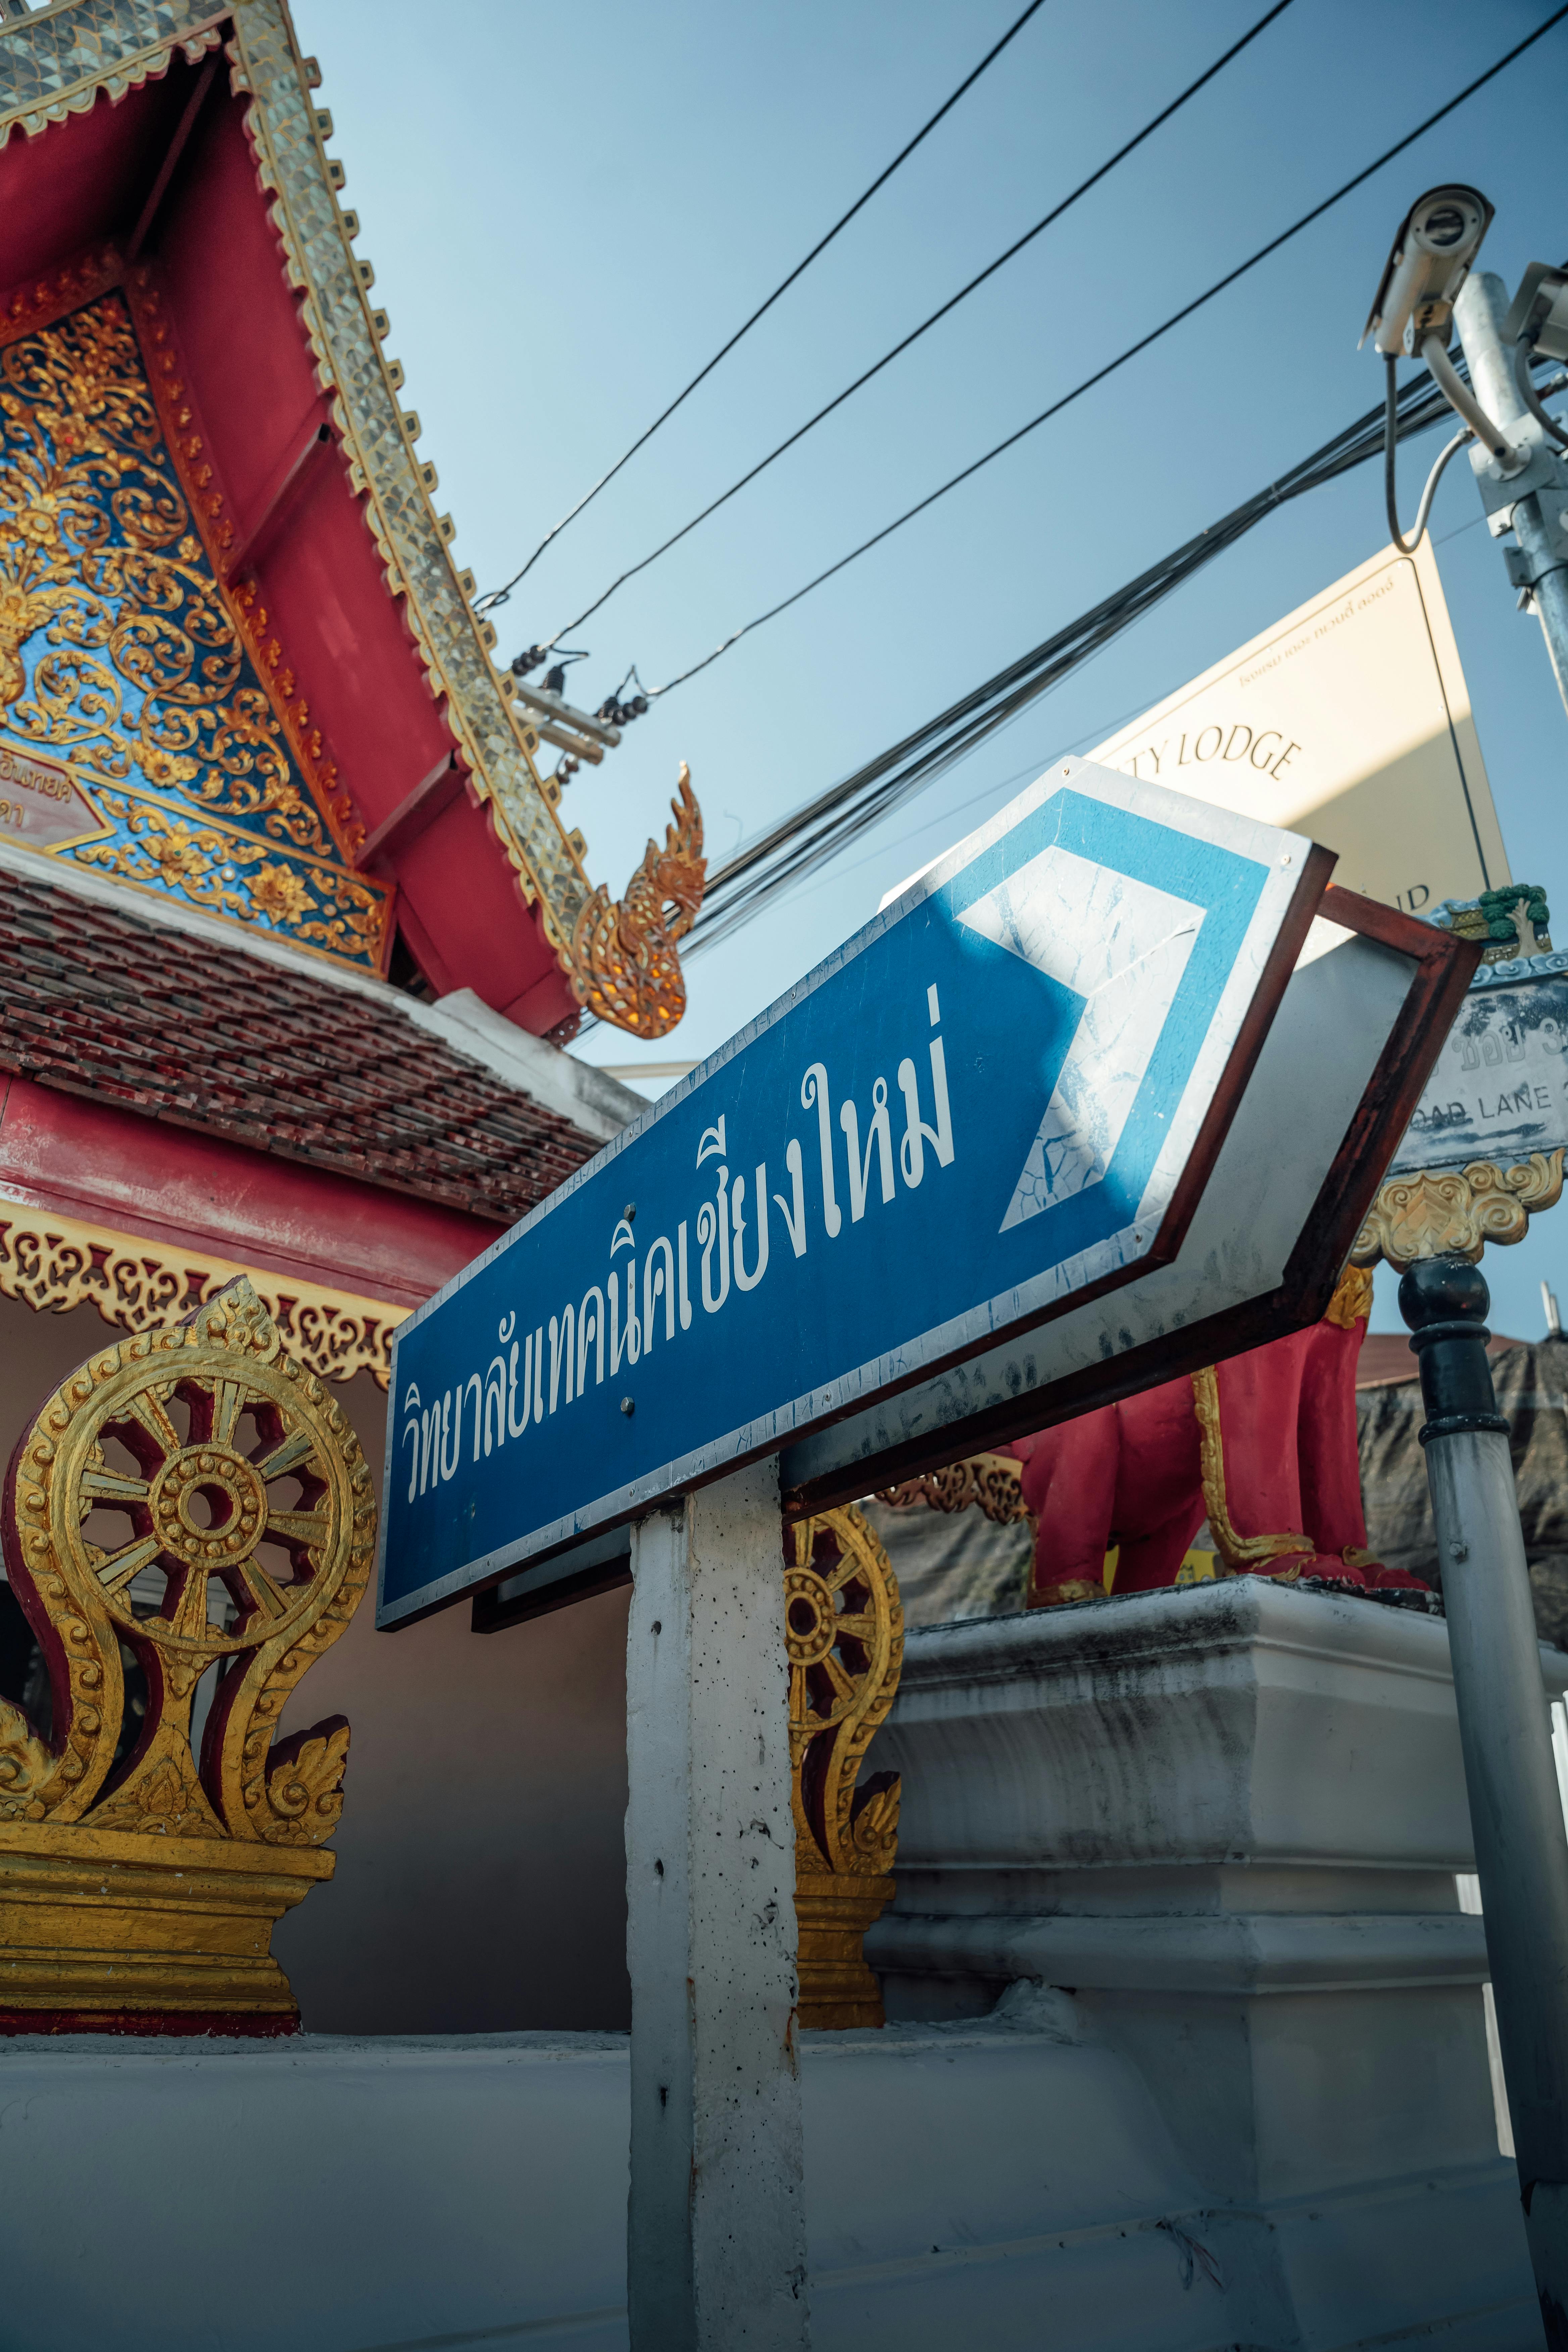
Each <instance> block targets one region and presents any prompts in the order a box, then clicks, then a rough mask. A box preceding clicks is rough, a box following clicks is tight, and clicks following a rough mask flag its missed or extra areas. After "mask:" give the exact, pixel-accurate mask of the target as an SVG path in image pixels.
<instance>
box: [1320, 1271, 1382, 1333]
mask: <svg viewBox="0 0 1568 2352" xmlns="http://www.w3.org/2000/svg"><path fill="white" fill-rule="evenodd" d="M1371 1313H1372V1269H1371V1268H1370V1266H1361V1265H1354V1264H1352V1265H1347V1266H1346V1268H1345V1270H1344V1272H1343V1274H1342V1275H1341V1276H1340V1278H1339V1282H1338V1284H1337V1285H1336V1286H1335V1290H1334V1295H1333V1297H1331V1299H1330V1301H1329V1303H1328V1306H1327V1307H1325V1308H1324V1310H1323V1320H1324V1322H1325V1323H1332V1324H1333V1325H1334V1327H1335V1328H1336V1329H1338V1330H1341V1331H1350V1330H1353V1329H1354V1328H1355V1326H1356V1325H1357V1324H1358V1323H1361V1322H1364V1321H1365V1319H1366V1318H1367V1317H1368V1316H1369V1315H1370V1314H1371Z"/></svg>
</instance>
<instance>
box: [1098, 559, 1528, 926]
mask: <svg viewBox="0 0 1568 2352" xmlns="http://www.w3.org/2000/svg"><path fill="white" fill-rule="evenodd" d="M1091 757H1093V758H1094V759H1096V760H1100V761H1104V763H1105V765H1106V766H1107V767H1111V768H1117V769H1120V770H1121V772H1123V773H1124V774H1126V775H1130V776H1139V777H1142V778H1144V779H1146V780H1147V781H1148V782H1157V783H1162V784H1167V785H1169V786H1170V787H1171V788H1172V789H1173V791H1176V792H1179V793H1192V794H1193V795H1194V798H1196V799H1198V800H1205V801H1210V802H1212V803H1214V804H1215V806H1216V807H1218V808H1228V809H1236V810H1238V811H1243V812H1245V813H1246V814H1247V815H1250V816H1255V817H1258V818H1261V819H1262V820H1263V822H1264V823H1266V824H1280V825H1299V826H1302V827H1304V828H1305V829H1306V830H1308V831H1310V833H1311V835H1313V837H1314V839H1316V840H1319V841H1321V842H1324V843H1325V844H1326V845H1328V847H1329V848H1331V849H1332V850H1333V851H1335V852H1336V854H1337V855H1338V857H1339V861H1340V862H1339V866H1338V869H1337V873H1336V879H1337V880H1338V881H1339V882H1340V883H1342V884H1344V885H1348V887H1350V888H1352V890H1362V891H1364V892H1365V893H1366V894H1367V896H1368V897H1369V898H1381V899H1383V900H1384V903H1385V904H1386V905H1389V906H1394V907H1399V908H1403V909H1404V910H1405V912H1406V913H1407V914H1422V913H1426V914H1430V912H1431V911H1432V909H1433V908H1435V907H1436V906H1438V905H1440V904H1441V902H1442V901H1443V900H1444V899H1445V898H1474V897H1475V896H1477V894H1478V893H1479V892H1480V891H1482V890H1487V889H1491V888H1494V887H1497V886H1498V885H1500V884H1501V883H1504V882H1506V881H1507V880H1508V879H1509V873H1508V860H1507V857H1506V856H1505V854H1504V850H1503V845H1502V835H1501V833H1500V830H1499V827H1498V821H1497V813H1496V811H1495V810H1494V808H1493V806H1492V798H1491V790H1490V787H1489V784H1488V782H1487V772H1486V767H1485V764H1484V762H1483V761H1482V759H1481V749H1480V744H1479V740H1478V739H1477V735H1476V730H1475V723H1474V721H1473V719H1472V718H1471V716H1470V698H1469V693H1468V688H1467V687H1466V685H1465V677H1464V672H1463V670H1462V669H1461V668H1460V667H1459V654H1458V646H1456V644H1455V642H1454V633H1453V630H1452V628H1451V627H1450V626H1449V623H1448V614H1447V607H1446V605H1445V604H1444V601H1443V587H1442V582H1441V580H1440V579H1439V577H1438V572H1437V564H1436V557H1435V556H1434V555H1433V553H1432V549H1431V542H1430V541H1429V540H1423V541H1422V542H1421V545H1420V547H1419V548H1418V549H1417V551H1416V552H1415V555H1413V556H1405V555H1401V554H1400V553H1399V552H1398V551H1397V550H1396V549H1394V548H1392V547H1391V548H1388V549H1386V550H1385V551H1384V553H1383V554H1381V555H1378V556H1375V557H1374V558H1373V561H1372V562H1370V563H1363V565H1362V566H1361V567H1360V569H1359V570H1357V571H1355V572H1351V573H1350V574H1349V575H1348V576H1347V577H1346V578H1345V579H1343V580H1340V581H1337V582H1336V583H1334V585H1333V586H1332V587H1331V588H1328V589H1326V590H1325V591H1324V592H1323V593H1322V594H1321V596H1316V597H1314V598H1313V599H1312V601H1311V603H1310V604H1303V605H1302V606H1301V607H1300V610H1299V611H1298V612H1295V613H1292V614H1289V617H1288V618H1287V619H1285V620H1283V621H1280V622H1279V623H1278V624H1277V625H1276V626H1275V627H1273V628H1271V629H1268V630H1266V631H1265V633H1264V634H1263V635H1262V636H1259V637H1255V638H1254V639H1253V641H1252V643H1251V644H1250V645H1247V646H1242V648H1241V650H1240V652H1239V653H1236V654H1233V655H1231V656H1229V658H1228V659H1227V660H1226V661H1223V662H1221V663H1219V664H1218V665H1217V666H1216V667H1215V668H1213V669H1211V670H1206V671H1205V673H1204V675H1203V677H1199V678H1194V680H1193V682H1192V684H1191V685H1189V686H1184V687H1183V688H1181V689H1180V691H1179V692H1178V693H1176V694H1173V695H1171V696H1169V697H1168V698H1167V699H1166V700H1165V701H1163V702H1162V703H1161V704H1160V705H1159V706H1158V707H1157V709H1153V710H1151V711H1149V712H1147V713H1146V714H1145V716H1144V717H1143V718H1142V719H1137V720H1135V721H1134V722H1133V724H1132V725H1131V726H1130V727H1124V728H1122V729H1121V730H1119V731H1118V733H1117V734H1116V735H1114V736H1113V737H1112V738H1111V739H1110V741H1109V742H1106V743H1102V744H1101V745H1100V748H1099V750H1098V751H1095V752H1093V753H1092V754H1091Z"/></svg>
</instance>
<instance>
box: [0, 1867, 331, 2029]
mask: <svg viewBox="0 0 1568 2352" xmlns="http://www.w3.org/2000/svg"><path fill="white" fill-rule="evenodd" d="M335 1860H336V1857H335V1856H334V1855H333V1854H331V1853H325V1852H323V1851H322V1850H321V1848H320V1847H319V1846H305V1847H299V1846H289V1847H285V1848H281V1849H280V1848H278V1847H275V1846H247V1845H240V1844H237V1843H236V1842H235V1841H234V1840H233V1839H229V1838H192V1837H170V1836H164V1835H159V1834H158V1833H156V1832H136V1831H132V1830H94V1829H89V1828H87V1827H85V1826H79V1825H77V1824H74V1823H73V1824H70V1825H68V1826H62V1827H56V1826H55V1825H54V1824H52V1823H51V1822H26V1821H23V1822H0V2032H12V2033H18V2032H21V2033H26V2032H47V2031H50V2030H55V2031H58V2030H60V2029H61V2028H62V2027H69V2026H72V2025H77V2024H80V2025H83V2026H87V2027H89V2029H90V2028H91V2026H92V2025H93V2024H94V2023H95V2022H97V2023H99V2024H100V2025H107V2024H109V2023H110V2021H121V2020H123V2021H125V2023H126V2025H127V2027H128V2028H129V2030H131V2031H132V2032H136V2031H143V2032H144V2031H146V2030H148V2029H149V2028H150V2027H155V2026H157V2025H159V2024H160V2023H163V2021H171V2022H177V2024H178V2025H182V2026H183V2025H185V2024H187V2023H188V2024H191V2025H193V2026H194V2027H195V2030H197V2031H199V2030H200V2029H201V2022H202V2021H210V2023H209V2024H208V2030H209V2031H211V2030H212V2027H213V2026H216V2025H219V2024H222V2025H226V2026H227V2027H229V2029H230V2030H237V2031H239V2032H245V2031H247V2030H249V2031H251V2032H255V2031H258V2030H260V2031H263V2032H267V2031H270V2032H279V2031H283V2032H290V2031H293V2030H294V2029H295V2028H296V2027H297V2026H298V2023H299V2014H300V2013H299V2011H298V2009H297V2007H296V2005H295V2001H294V1996H293V1994H292V1993H291V1992H290V1990H289V1979H288V1978H287V1977H286V1976H285V1975H284V1973H283V1971H282V1969H280V1968H279V1965H278V1963H277V1961H276V1960H275V1959H274V1958H272V1953H271V1943H272V1929H273V1927H274V1926H275V1924H276V1922H277V1921H278V1920H279V1919H280V1918H281V1917H282V1916H283V1914H284V1913H285V1912H286V1911H289V1910H292V1908H293V1906H295V1904H296V1903H299V1902H301V1901H302V1900H303V1899H304V1897H305V1895H307V1894H308V1893H309V1892H310V1888H311V1886H313V1885H315V1884H316V1882H317V1881H318V1880H320V1879H323V1878H330V1877H331V1874H332V1869H333V1865H334V1863H335ZM163 2030H167V2024H166V2023H164V2029H163Z"/></svg>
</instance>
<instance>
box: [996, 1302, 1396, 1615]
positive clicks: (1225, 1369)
mask: <svg viewBox="0 0 1568 2352" xmlns="http://www.w3.org/2000/svg"><path fill="white" fill-rule="evenodd" d="M1371 1305H1372V1276H1371V1275H1370V1274H1364V1273H1363V1272H1361V1271H1360V1270H1359V1269H1358V1268H1356V1267H1352V1268H1350V1269H1349V1270H1348V1271H1347V1272H1346V1274H1345V1275H1344V1276H1343V1278H1342V1281H1341V1283H1340V1286H1339V1288H1338V1289H1337V1290H1336V1291H1335V1293H1334V1296H1333V1297H1332V1299H1331V1301H1330V1304H1329V1309H1328V1312H1327V1314H1326V1315H1325V1316H1324V1317H1323V1318H1322V1320H1321V1322H1320V1323H1314V1324H1312V1325H1310V1326H1309V1328H1307V1329H1306V1330H1304V1331H1294V1332H1291V1333H1290V1334H1289V1336H1288V1337H1287V1338H1285V1339H1272V1340H1270V1341H1269V1342H1268V1345H1267V1346H1265V1347H1261V1348H1253V1349H1249V1350H1248V1351H1247V1354H1246V1355H1243V1356H1233V1357H1231V1358H1230V1360H1228V1361H1227V1362H1226V1363H1223V1364H1218V1365H1215V1367H1214V1368H1213V1370H1205V1371H1201V1372H1194V1373H1193V1374H1191V1375H1190V1376H1184V1377H1183V1378H1182V1379H1180V1380H1175V1381H1165V1382H1164V1383H1163V1385H1162V1386H1161V1387H1159V1388H1153V1389H1145V1390H1143V1391H1142V1393H1141V1394H1140V1395H1138V1396H1133V1397H1129V1398H1128V1399H1127V1400H1126V1402H1124V1403H1121V1404H1111V1405H1104V1406H1101V1407H1100V1410H1099V1411H1098V1412H1086V1413H1084V1414H1082V1415H1081V1416H1080V1417H1079V1419H1078V1420H1077V1421H1068V1422H1063V1423H1059V1424H1058V1426H1057V1427H1056V1428H1054V1429H1046V1430H1042V1431H1041V1432H1040V1433H1039V1434H1038V1435H1037V1436H1036V1437H1025V1438H1020V1439H1019V1440H1018V1441H1017V1442H1016V1444H1014V1445H1013V1446H1012V1447H1011V1448H1009V1449H1008V1450H1009V1451H1010V1452H1011V1453H1012V1454H1014V1455H1015V1456H1016V1458H1017V1460H1018V1461H1019V1462H1020V1463H1022V1465H1023V1473H1022V1485H1023V1499H1024V1502H1025V1504H1026V1507H1027V1509H1028V1511H1029V1513H1030V1515H1031V1517H1033V1518H1034V1519H1035V1521H1036V1524H1037V1529H1038V1534H1037V1540H1036V1546H1035V1573H1034V1584H1033V1589H1032V1591H1031V1594H1030V1605H1031V1607H1033V1608H1037V1609H1038V1608H1049V1607H1051V1606H1053V1605H1055V1604H1057V1603H1059V1602H1062V1601H1086V1600H1089V1599H1090V1598H1092V1597H1094V1596H1096V1595H1098V1594H1100V1593H1101V1592H1102V1591H1104V1589H1105V1586H1104V1569H1105V1559H1106V1554H1107V1553H1108V1552H1109V1551H1110V1549H1112V1548H1113V1547H1119V1548H1120V1549H1119V1557H1118V1559H1117V1563H1116V1574H1115V1590H1116V1591H1118V1592H1141V1591H1148V1590H1150V1589H1151V1588H1152V1587H1153V1586H1156V1585H1165V1584H1171V1583H1173V1582H1174V1580H1175V1577H1176V1571H1177V1570H1178V1569H1179V1568H1180V1567H1181V1564H1182V1559H1183V1556H1184V1553H1185V1552H1186V1550H1187V1549H1188V1548H1189V1546H1190V1545H1191V1544H1192V1542H1193V1539H1194V1537H1195V1536H1196V1534H1197V1533H1198V1530H1199V1528H1201V1527H1202V1526H1203V1524H1204V1521H1205V1519H1206V1520H1207V1521H1208V1526H1209V1532H1210V1540H1211V1542H1212V1544H1213V1546H1214V1549H1215V1552H1216V1553H1217V1554H1218V1557H1219V1563H1220V1566H1221V1569H1222V1570H1230V1571H1231V1572H1233V1573H1234V1572H1236V1571H1237V1570H1244V1569H1245V1570H1250V1571H1251V1572H1252V1573H1254V1574H1262V1575H1271V1576H1279V1577H1284V1578H1288V1579H1290V1580H1294V1579H1295V1578H1297V1577H1299V1576H1322V1577H1331V1578H1334V1579H1336V1580H1339V1581H1340V1582H1342V1583H1350V1584H1361V1585H1372V1584H1377V1585H1405V1586H1408V1585H1412V1584H1414V1582H1415V1580H1414V1579H1413V1578H1411V1577H1409V1576H1407V1575H1405V1572H1404V1570H1390V1569H1385V1568H1384V1566H1383V1564H1382V1562H1381V1561H1380V1560H1376V1559H1373V1557H1372V1555H1371V1553H1370V1552H1369V1551H1368V1550H1367V1548H1366V1518H1365V1514H1364V1512H1363V1507H1362V1496H1361V1467H1360V1463H1359V1460H1358V1457H1357V1452H1356V1414H1355V1374H1356V1359H1357V1357H1358V1355H1359V1354H1360V1352H1361V1343H1362V1339H1363V1335H1364V1333H1365V1330H1366V1318H1367V1313H1368V1310H1369V1308H1370V1307H1371Z"/></svg>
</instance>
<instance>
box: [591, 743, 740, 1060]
mask: <svg viewBox="0 0 1568 2352" xmlns="http://www.w3.org/2000/svg"><path fill="white" fill-rule="evenodd" d="M669 805H670V810H671V813H672V814H673V816H674V819H675V822H674V824H668V825H667V826H666V827H665V833H664V847H663V848H662V849H660V847H659V846H658V843H657V842H653V841H650V842H649V843H648V845H647V852H646V853H645V855H644V857H643V861H642V864H641V865H640V866H638V867H637V872H636V873H635V874H634V875H633V876H632V878H631V880H630V882H629V883H628V884H627V885H626V896H625V897H624V898H622V899H621V900H620V902H619V903H618V904H617V903H616V900H615V899H613V898H611V897H610V894H609V892H608V891H607V890H606V889H605V887H604V885H603V883H601V884H600V885H599V887H598V888H597V889H596V890H595V892H594V894H593V896H592V897H591V898H589V899H588V900H587V902H586V904H585V905H584V908H583V911H582V913H581V914H580V915H579V916H578V918H577V922H576V927H575V929H574V932H573V937H572V964H573V982H572V984H573V987H574V991H575V992H576V994H577V996H578V998H579V999H580V1000H581V1002H582V1003H583V1004H584V1005H585V1006H586V1008H587V1010H588V1011H589V1012H590V1013H593V1014H594V1015H595V1018H596V1019H598V1020H600V1021H609V1022H613V1023H614V1024H615V1026H616V1028H617V1029H626V1030H629V1031H630V1032H631V1033H632V1034H633V1035H634V1036H637V1037H662V1036H664V1035H666V1034H667V1033H668V1031H669V1030H671V1029H673V1028H674V1027H675V1024H676V1023H677V1022H678V1021H679V1019H680V1017H681V1014H682V1013H684V1012H685V1010H686V982H685V978H684V976H683V975H682V972H681V969H680V957H679V952H678V949H677V941H678V940H682V939H684V938H685V936H686V934H687V932H688V931H689V929H691V926H692V924H693V923H694V922H695V921H696V920H697V917H698V914H699V912H700V908H701V906H702V891H703V887H704V884H705V882H706V879H707V874H708V867H707V864H706V862H705V860H704V858H703V856H702V812H701V810H700V808H699V807H698V805H697V801H696V797H695V795H694V794H693V793H692V790H691V775H690V771H689V769H688V767H687V766H686V763H685V761H682V762H681V767H680V777H679V786H678V792H677V797H676V798H675V799H674V800H673V801H671V803H670V804H669Z"/></svg>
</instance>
